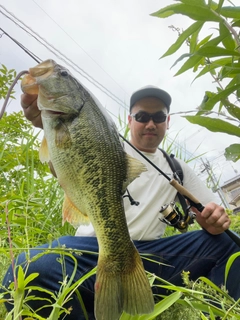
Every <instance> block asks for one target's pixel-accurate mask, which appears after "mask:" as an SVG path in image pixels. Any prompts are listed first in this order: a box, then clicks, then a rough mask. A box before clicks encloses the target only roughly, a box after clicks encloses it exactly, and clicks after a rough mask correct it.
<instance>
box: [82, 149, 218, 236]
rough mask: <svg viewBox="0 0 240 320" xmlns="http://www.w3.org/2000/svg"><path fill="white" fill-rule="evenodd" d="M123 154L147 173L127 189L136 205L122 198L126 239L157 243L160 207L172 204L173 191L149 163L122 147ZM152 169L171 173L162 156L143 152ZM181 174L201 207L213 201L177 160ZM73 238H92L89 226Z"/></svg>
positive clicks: (162, 227)
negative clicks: (139, 164) (126, 232)
mask: <svg viewBox="0 0 240 320" xmlns="http://www.w3.org/2000/svg"><path fill="white" fill-rule="evenodd" d="M124 148H125V151H126V152H127V153H128V154H130V155H131V156H132V157H134V158H137V159H139V160H140V161H141V162H143V163H144V164H145V165H146V166H147V169H148V171H146V172H143V173H142V174H141V175H140V177H138V178H136V179H135V180H134V181H133V182H132V183H131V184H130V185H129V186H128V187H127V188H128V191H129V193H130V195H131V196H132V198H133V199H134V200H135V201H138V202H139V205H138V206H136V205H131V204H130V201H129V199H128V198H127V197H125V198H124V208H125V214H126V219H127V224H128V228H129V233H130V236H131V238H132V239H133V240H154V239H159V238H160V237H161V236H162V235H163V234H164V231H165V228H166V224H165V223H163V222H161V221H160V220H159V218H162V214H161V213H160V212H159V210H160V208H161V206H163V205H165V204H168V203H170V202H171V201H174V200H176V194H177V190H176V189H175V188H174V187H173V186H171V185H170V184H169V181H168V180H167V179H166V178H165V177H163V176H162V175H161V174H160V173H159V172H158V171H157V170H156V169H155V168H154V167H153V166H152V165H151V164H150V163H148V162H147V161H146V160H145V159H144V158H143V157H142V156H141V155H140V154H138V153H137V152H136V151H135V150H134V149H133V148H132V147H131V146H129V145H128V144H127V143H124ZM143 154H144V155H145V156H147V157H148V158H149V159H150V160H151V161H152V162H153V163H154V164H155V165H156V166H158V167H159V168H160V169H161V170H162V171H163V172H164V173H166V174H167V175H168V176H169V177H170V178H172V170H171V168H170V166H169V164H168V162H167V160H166V159H165V157H164V155H163V153H162V152H161V151H160V150H157V151H156V152H155V153H146V152H143ZM178 161H179V163H180V164H181V167H182V170H183V176H184V179H183V186H184V187H185V188H186V189H187V190H189V191H190V192H191V193H192V194H193V195H194V196H195V197H196V198H197V199H198V200H199V201H200V202H201V203H202V204H203V205H206V204H207V203H209V202H211V201H214V202H217V200H216V198H215V195H214V194H213V193H212V192H211V191H210V190H209V189H208V188H207V187H206V186H205V184H204V183H203V182H202V181H201V180H200V179H199V178H198V177H197V176H196V174H195V173H194V172H193V170H192V169H191V168H190V167H189V166H188V165H187V164H186V163H185V162H184V161H182V160H180V159H178ZM76 236H95V232H94V229H93V227H92V225H91V224H90V225H88V226H80V227H79V228H78V229H77V232H76Z"/></svg>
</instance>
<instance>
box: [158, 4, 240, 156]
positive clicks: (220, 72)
mask: <svg viewBox="0 0 240 320" xmlns="http://www.w3.org/2000/svg"><path fill="white" fill-rule="evenodd" d="M176 1H177V2H178V3H176V4H172V5H169V6H167V7H164V8H162V9H160V10H159V11H157V12H155V13H153V14H152V16H155V17H158V18H167V17H169V16H172V15H177V14H182V15H184V16H186V17H189V18H190V19H192V20H194V23H193V24H191V25H190V26H189V27H188V28H187V29H186V30H184V31H183V32H181V33H180V32H179V36H178V39H177V40H176V42H175V43H173V44H172V45H171V46H170V47H169V48H168V50H167V51H166V52H165V53H164V54H163V55H162V56H161V58H164V57H166V56H169V55H172V54H174V53H175V52H176V51H177V50H178V49H179V48H180V47H184V44H186V43H187V46H185V47H186V48H188V52H186V53H184V54H182V55H181V56H180V57H179V58H178V59H177V60H176V61H175V63H174V65H173V66H175V65H176V64H177V63H179V62H180V61H181V62H182V61H183V60H184V59H185V60H186V61H185V62H184V63H183V64H182V66H181V68H180V69H179V70H178V71H177V73H176V74H175V75H176V76H177V75H180V74H182V73H184V72H186V71H187V70H192V71H193V72H194V73H197V72H198V73H197V75H196V76H195V78H194V80H196V79H197V78H199V77H202V76H204V75H206V74H210V75H211V76H212V77H213V79H214V81H215V83H216V84H217V86H216V92H211V91H206V92H205V94H204V98H203V101H202V102H201V103H200V104H199V107H198V110H197V111H196V114H195V115H194V116H190V115H187V116H185V118H186V119H187V120H188V121H189V122H191V123H193V124H198V125H200V126H203V127H205V128H207V129H208V130H210V131H213V132H223V133H226V134H229V135H233V136H236V137H240V108H239V99H240V39H239V33H238V28H239V27H240V7H236V6H234V5H233V4H232V3H231V5H230V6H223V5H224V2H225V1H224V0H219V1H218V3H216V2H214V1H212V0H208V1H207V3H206V2H205V0H176ZM229 3H230V1H229ZM207 24H211V25H214V26H215V28H214V29H215V32H213V33H212V34H209V35H207V36H205V37H204V38H202V39H201V38H200V32H201V31H203V29H204V27H205V26H206V25H207ZM215 110H216V111H215ZM216 115H217V116H216ZM225 157H226V159H227V160H232V161H234V162H236V161H238V160H239V159H240V144H238V143H236V144H231V145H230V146H229V147H227V148H226V149H225Z"/></svg>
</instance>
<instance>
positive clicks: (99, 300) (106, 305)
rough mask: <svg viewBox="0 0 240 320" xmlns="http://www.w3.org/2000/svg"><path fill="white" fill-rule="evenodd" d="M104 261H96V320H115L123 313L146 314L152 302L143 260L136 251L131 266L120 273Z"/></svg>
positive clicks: (151, 306) (152, 305)
mask: <svg viewBox="0 0 240 320" xmlns="http://www.w3.org/2000/svg"><path fill="white" fill-rule="evenodd" d="M109 260H110V259H108V261H107V260H106V261H105V263H104V261H101V259H100V261H99V262H98V269H97V280H96V283H95V317H96V319H97V320H118V319H119V318H120V316H121V314H122V312H123V311H125V312H126V313H128V314H131V315H136V314H148V313H151V312H152V311H153V308H154V299H153V294H152V290H151V287H150V284H149V281H148V278H147V276H146V273H145V270H144V267H143V263H142V260H141V258H140V256H139V254H138V252H137V250H136V252H135V253H134V259H133V258H132V257H131V261H133V260H134V263H133V265H131V266H130V268H124V270H123V271H122V272H121V271H120V272H119V273H116V272H114V266H113V265H112V263H111V262H109Z"/></svg>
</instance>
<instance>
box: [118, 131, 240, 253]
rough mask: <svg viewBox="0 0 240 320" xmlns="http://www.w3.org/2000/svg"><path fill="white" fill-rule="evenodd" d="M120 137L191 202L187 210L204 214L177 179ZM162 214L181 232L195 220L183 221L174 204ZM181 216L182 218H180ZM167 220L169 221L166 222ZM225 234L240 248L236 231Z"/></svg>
mask: <svg viewBox="0 0 240 320" xmlns="http://www.w3.org/2000/svg"><path fill="white" fill-rule="evenodd" d="M119 136H120V137H121V138H122V139H123V140H124V141H125V142H126V143H128V144H129V145H130V146H131V147H132V148H133V149H134V150H135V151H136V152H137V153H138V154H140V155H141V156H142V157H143V158H144V159H145V160H146V161H147V162H148V163H150V164H151V165H152V166H153V167H154V168H155V169H156V170H157V171H158V172H160V173H161V174H162V175H163V176H164V177H165V178H166V179H167V180H168V181H169V183H170V184H171V186H173V187H174V188H175V189H176V190H177V191H178V192H179V194H181V195H182V196H183V197H184V198H185V199H186V200H188V202H189V204H190V205H189V206H188V208H187V210H189V209H190V207H194V208H196V209H197V210H198V211H199V212H202V211H203V210H204V208H205V207H204V206H203V205H202V204H201V202H200V201H199V200H198V199H197V198H196V197H195V196H194V195H193V194H191V193H190V192H189V191H188V190H187V189H186V188H185V187H183V186H182V185H181V184H180V183H179V182H178V181H177V179H176V178H175V177H174V178H173V179H171V178H170V177H169V176H168V175H166V174H165V173H164V172H163V171H162V170H161V169H160V168H159V167H158V166H156V165H155V164H154V163H153V162H152V161H151V160H150V159H148V158H147V157H146V156H145V155H144V154H143V153H142V152H141V151H140V150H138V149H137V148H136V147H134V146H133V145H132V144H131V143H130V142H129V141H128V140H127V139H126V138H125V137H123V136H122V135H121V134H120V133H119ZM160 212H161V213H162V214H163V215H164V219H163V220H164V222H167V221H168V223H167V224H168V225H171V226H174V227H175V226H177V228H178V229H179V230H180V231H181V230H185V229H186V224H189V223H191V222H192V220H193V219H194V215H190V216H188V213H186V212H185V214H187V218H185V219H184V220H181V213H180V212H179V210H178V209H177V208H176V206H174V204H173V203H171V204H169V205H164V206H162V208H161V210H160ZM179 215H180V218H179ZM165 220H167V221H165ZM225 233H226V234H227V235H228V236H229V237H230V238H231V239H232V240H233V241H234V242H235V243H236V244H237V245H238V246H239V247H240V236H239V235H238V234H237V233H235V232H234V231H231V230H229V229H227V230H225Z"/></svg>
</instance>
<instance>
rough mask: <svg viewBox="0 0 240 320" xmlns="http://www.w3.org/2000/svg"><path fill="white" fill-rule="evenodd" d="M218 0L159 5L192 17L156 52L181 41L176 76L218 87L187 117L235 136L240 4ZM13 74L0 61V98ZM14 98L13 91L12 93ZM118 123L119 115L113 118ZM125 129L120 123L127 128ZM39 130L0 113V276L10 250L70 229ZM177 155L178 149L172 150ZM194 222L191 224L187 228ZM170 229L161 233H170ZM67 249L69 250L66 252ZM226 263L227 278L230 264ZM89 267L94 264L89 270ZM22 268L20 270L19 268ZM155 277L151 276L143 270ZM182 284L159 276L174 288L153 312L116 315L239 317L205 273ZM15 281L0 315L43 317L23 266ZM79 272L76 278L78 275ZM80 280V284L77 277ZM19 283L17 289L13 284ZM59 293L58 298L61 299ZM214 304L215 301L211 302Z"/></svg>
mask: <svg viewBox="0 0 240 320" xmlns="http://www.w3.org/2000/svg"><path fill="white" fill-rule="evenodd" d="M227 3H228V5H227V6H226V5H225V6H224V0H219V1H218V3H217V2H214V1H210V0H209V1H208V2H205V1H204V0H179V1H176V4H174V5H171V6H167V7H165V8H162V9H160V10H159V11H158V12H156V13H153V14H152V15H153V16H155V17H158V18H167V17H168V16H170V15H177V14H182V15H185V16H186V17H189V18H191V19H192V20H193V21H194V22H193V24H192V25H191V26H190V27H189V28H188V29H187V30H184V31H180V30H179V37H178V39H177V41H176V42H175V43H174V44H173V45H172V46H171V47H170V48H169V49H168V50H167V51H166V53H165V54H164V55H163V56H162V58H164V57H165V56H167V55H171V54H174V53H176V52H177V50H178V49H179V48H180V47H181V46H184V47H185V48H186V53H185V54H184V55H181V56H180V57H179V58H178V59H177V60H176V62H175V63H174V67H175V66H176V65H177V64H179V63H182V66H181V67H180V69H179V70H178V71H177V73H176V75H181V74H182V73H183V72H186V71H187V70H192V71H193V72H194V73H195V74H196V76H195V77H194V80H197V78H198V77H201V76H204V75H205V74H207V73H208V74H211V76H212V77H213V79H214V81H215V83H216V92H209V91H207V92H205V93H204V99H203V101H202V103H201V104H200V107H199V109H198V110H197V111H196V114H195V115H187V116H185V117H186V119H187V120H188V121H189V122H191V123H193V124H198V125H201V126H204V127H206V128H207V129H209V130H211V131H214V132H216V134H217V132H224V133H226V134H228V135H234V136H237V137H239V136H240V129H239V120H240V109H239V106H238V104H239V97H240V76H239V74H240V73H239V70H240V60H239V58H240V41H239V27H240V18H239V17H240V7H234V6H232V5H231V3H230V2H227ZM209 23H211V24H215V29H214V32H213V33H212V34H209V35H207V36H204V38H202V37H201V31H202V30H203V28H204V27H205V26H206V24H209ZM14 77H15V71H14V70H8V69H7V68H6V67H5V66H3V65H2V67H1V68H0V98H4V97H5V96H6V93H7V89H8V87H9V86H10V84H11V83H12V80H13V78H14ZM13 98H14V97H13ZM119 127H120V128H119V129H123V128H122V127H124V121H123V120H121V119H119ZM126 134H127V130H125V135H126ZM38 136H39V133H36V131H35V130H34V129H33V128H32V126H31V124H29V123H28V122H27V121H26V120H25V119H24V117H23V115H22V113H21V112H19V113H12V114H9V115H7V114H4V116H3V118H2V119H1V121H0V255H1V258H0V278H1V279H0V280H2V279H3V276H4V274H5V272H6V270H7V268H8V266H9V265H10V264H11V263H13V259H14V257H15V256H16V255H17V254H18V253H19V252H22V251H26V252H27V251H28V250H29V248H31V247H35V246H37V245H40V244H42V243H46V242H48V243H49V244H51V240H52V239H56V238H58V237H60V236H62V235H66V234H70V235H73V234H74V233H75V230H74V229H73V228H72V227H71V226H70V225H69V224H65V225H64V226H62V222H61V220H62V219H61V206H62V199H63V193H62V190H61V189H60V188H59V186H58V183H57V181H56V179H55V178H54V177H53V176H52V175H51V174H50V172H49V169H48V167H47V166H46V165H43V164H41V163H40V161H39V158H38V149H39V144H40V142H39V139H38ZM171 148H172V146H171V145H167V144H166V142H165V145H164V149H165V150H167V151H171ZM225 155H226V158H227V159H229V160H232V161H238V160H239V159H240V145H239V144H233V145H229V147H228V148H227V149H226V150H225ZM178 157H181V152H180V151H179V152H178ZM232 218H233V219H232V220H233V223H232V226H231V229H232V230H235V231H237V232H239V231H240V219H239V217H238V216H233V217H232ZM191 228H192V229H194V228H198V226H197V225H194V227H191ZM175 232H176V231H174V229H168V230H167V235H171V234H172V233H175ZM67 254H69V253H67ZM236 257H237V256H234V257H232V258H231V259H230V261H229V264H228V266H227V269H226V278H227V274H228V271H229V268H230V267H231V263H232V262H233V261H234V259H235V258H236ZM93 272H94V271H93ZM19 275H20V274H19ZM149 277H150V281H151V282H152V283H153V281H154V279H155V277H154V276H153V275H149ZM183 278H184V280H185V284H186V287H184V288H182V287H175V286H173V285H171V284H169V283H166V282H164V281H163V280H162V279H160V280H161V281H162V283H163V285H165V286H167V287H168V288H169V290H171V292H172V294H171V295H170V296H168V297H165V298H164V299H162V300H161V301H159V302H157V303H156V307H155V310H154V312H153V314H152V315H148V316H147V317H146V316H136V317H130V316H128V315H123V316H122V318H121V319H122V320H127V319H131V320H137V319H142V320H143V319H146V320H147V319H148V320H149V319H163V320H164V319H173V318H175V319H186V320H188V319H216V318H217V316H220V317H221V318H222V319H240V308H239V306H238V302H236V301H234V300H233V299H232V298H231V297H229V296H228V294H227V292H226V291H225V289H224V288H221V289H219V288H216V287H215V286H214V284H212V283H211V282H210V281H209V280H208V279H205V278H201V279H199V280H198V281H197V282H195V283H192V282H190V281H189V280H188V275H187V274H183ZM19 279H20V280H21V281H20V280H19V281H18V282H15V283H14V285H13V286H12V287H11V288H10V291H9V294H10V298H6V296H5V295H3V294H2V295H0V319H12V318H14V319H16V320H17V319H18V320H19V319H21V317H22V316H24V315H25V316H28V319H42V318H41V317H40V316H38V315H37V314H35V313H33V312H32V311H31V310H29V308H28V306H27V298H26V297H25V298H24V293H27V292H29V290H30V289H31V287H29V285H28V280H29V279H28V280H27V279H25V277H24V273H22V275H21V277H19ZM83 280H84V279H82V280H80V281H83ZM77 285H79V284H77ZM75 288H76V286H75V287H74V284H71V283H70V285H69V286H67V285H66V286H65V287H64V288H63V290H62V292H61V293H59V295H57V296H56V305H54V306H53V312H52V314H51V316H50V318H49V319H54V320H55V319H58V317H59V315H60V314H61V313H63V312H67V310H64V309H59V307H57V303H59V302H63V301H64V299H66V296H67V295H68V294H69V290H72V291H73V290H75ZM19 289H21V292H20V291H19ZM6 299H8V300H9V301H10V302H11V301H12V302H13V303H14V311H13V313H11V314H6V311H5V309H4V307H3V303H4V301H5V300H6ZM61 299H62V300H61ZM216 305H219V306H218V307H216Z"/></svg>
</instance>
